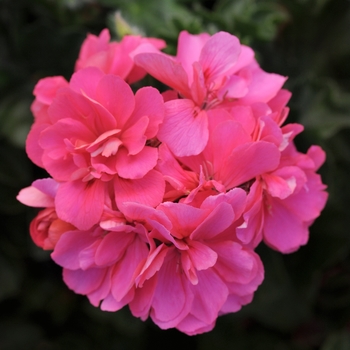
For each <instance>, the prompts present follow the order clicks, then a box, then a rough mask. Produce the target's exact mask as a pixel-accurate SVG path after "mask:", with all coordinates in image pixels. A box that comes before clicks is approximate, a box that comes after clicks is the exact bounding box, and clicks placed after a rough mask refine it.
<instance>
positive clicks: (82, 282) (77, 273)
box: [63, 269, 107, 295]
mask: <svg viewBox="0 0 350 350" xmlns="http://www.w3.org/2000/svg"><path fill="white" fill-rule="evenodd" d="M106 272H107V269H89V270H86V271H83V270H68V269H63V280H64V282H65V283H66V285H67V286H68V287H69V288H70V289H72V290H74V292H75V293H78V294H83V295H86V294H89V293H91V292H93V291H95V290H96V289H98V288H99V287H100V285H101V283H102V282H103V279H104V278H105V275H106Z"/></svg>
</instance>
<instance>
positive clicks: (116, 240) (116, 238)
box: [95, 232, 135, 266]
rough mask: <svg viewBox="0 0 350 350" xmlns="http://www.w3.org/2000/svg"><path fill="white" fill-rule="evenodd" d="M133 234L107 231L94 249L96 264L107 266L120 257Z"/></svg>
mask: <svg viewBox="0 0 350 350" xmlns="http://www.w3.org/2000/svg"><path fill="white" fill-rule="evenodd" d="M134 235H135V234H134V233H132V232H126V233H125V232H108V234H107V235H106V236H105V237H104V238H103V239H102V241H101V243H100V244H99V246H98V248H97V249H96V254H95V262H96V265H98V266H108V265H112V264H114V263H115V262H117V261H118V260H119V259H121V258H122V256H123V254H124V253H125V250H126V249H127V247H128V246H129V245H130V244H131V242H132V241H133V240H134Z"/></svg>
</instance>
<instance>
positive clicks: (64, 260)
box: [51, 231, 99, 270]
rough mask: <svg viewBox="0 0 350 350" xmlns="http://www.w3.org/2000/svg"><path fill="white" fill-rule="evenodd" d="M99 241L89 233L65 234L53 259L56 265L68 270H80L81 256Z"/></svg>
mask: <svg viewBox="0 0 350 350" xmlns="http://www.w3.org/2000/svg"><path fill="white" fill-rule="evenodd" d="M98 241H99V238H98V237H95V236H93V235H91V232H89V231H68V232H65V233H64V234H63V235H62V236H61V237H60V239H59V240H58V242H57V244H56V246H55V249H54V251H53V252H52V253H51V258H52V259H53V261H55V263H56V264H58V265H60V266H62V267H65V268H67V269H70V270H77V269H80V268H81V266H80V256H79V254H80V253H81V252H82V251H83V250H85V249H86V248H88V247H90V246H91V245H93V244H94V243H95V242H98Z"/></svg>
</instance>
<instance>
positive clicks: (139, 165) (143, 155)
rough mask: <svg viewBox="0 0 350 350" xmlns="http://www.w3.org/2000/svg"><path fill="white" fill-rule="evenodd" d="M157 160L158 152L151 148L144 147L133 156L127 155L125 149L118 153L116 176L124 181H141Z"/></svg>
mask: <svg viewBox="0 0 350 350" xmlns="http://www.w3.org/2000/svg"><path fill="white" fill-rule="evenodd" d="M157 159H158V150H157V149H156V148H153V147H148V146H146V147H144V148H143V149H142V150H141V151H140V152H139V153H137V154H135V155H128V153H127V150H126V149H125V148H123V149H120V150H119V151H118V156H117V159H116V169H117V172H118V175H119V176H120V177H122V178H124V179H142V178H143V177H144V176H145V174H147V173H148V172H149V171H150V170H152V169H153V168H154V167H155V166H156V164H157Z"/></svg>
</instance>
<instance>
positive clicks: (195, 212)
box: [122, 189, 263, 335]
mask: <svg viewBox="0 0 350 350" xmlns="http://www.w3.org/2000/svg"><path fill="white" fill-rule="evenodd" d="M245 199H246V194H245V192H244V191H243V190H241V189H234V190H232V191H229V192H228V193H226V194H220V195H217V196H210V197H208V198H207V199H206V200H205V201H204V202H203V203H202V205H201V206H200V208H195V207H192V206H189V205H186V204H182V203H171V202H167V203H162V204H160V205H159V206H158V207H157V209H156V210H155V209H152V208H149V207H145V206H141V205H139V204H135V203H125V204H124V206H123V207H122V211H123V212H124V213H125V215H126V217H127V218H128V220H134V221H141V222H144V225H145V226H146V227H147V228H148V230H149V231H150V232H149V235H148V237H149V244H150V247H151V250H150V254H149V255H148V257H147V260H146V262H145V264H144V266H143V268H142V270H141V271H140V272H139V274H138V276H137V277H136V279H135V283H136V287H137V289H136V294H135V297H134V299H133V300H132V301H131V302H130V309H131V312H132V313H133V314H134V315H135V316H138V317H141V318H142V319H145V318H147V317H148V315H150V317H151V318H152V320H153V321H154V322H155V323H156V324H157V325H158V326H160V327H161V328H163V329H167V328H172V327H176V328H178V329H179V330H181V331H183V332H185V333H187V334H190V335H192V334H198V333H202V332H205V331H208V330H210V329H212V328H213V327H214V324H215V321H216V318H217V317H218V315H219V314H221V313H226V312H233V311H238V310H239V309H240V308H241V306H242V305H244V304H246V303H248V302H250V301H251V298H252V295H253V293H254V291H255V290H256V288H257V287H258V285H259V284H260V283H261V282H262V279H263V267H262V264H261V261H260V259H259V257H258V255H256V254H255V253H254V252H253V251H252V250H250V249H247V248H245V247H244V246H242V245H241V244H240V243H238V242H237V240H236V238H235V234H234V227H235V223H236V220H238V219H239V218H240V216H241V214H242V212H243V209H244V206H245ZM238 290H239V292H238ZM164 296H166V297H164Z"/></svg>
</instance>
